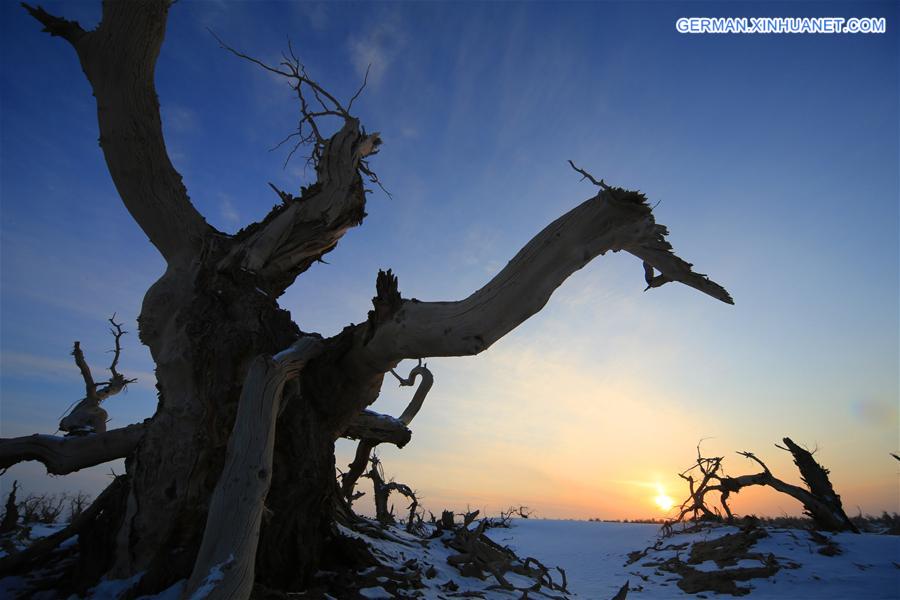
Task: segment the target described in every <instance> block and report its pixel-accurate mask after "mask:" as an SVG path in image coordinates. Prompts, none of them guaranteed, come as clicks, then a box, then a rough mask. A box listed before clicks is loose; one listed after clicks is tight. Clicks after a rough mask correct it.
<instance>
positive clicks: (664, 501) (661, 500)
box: [653, 483, 675, 512]
mask: <svg viewBox="0 0 900 600" xmlns="http://www.w3.org/2000/svg"><path fill="white" fill-rule="evenodd" d="M656 491H657V496H656V498H654V499H653V501H654V502H656V505H657V506H658V507H660V508H661V509H662V510H663V512H669V511H670V510H672V507H673V506H675V500H673V499H672V497H671V496H667V495H666V491H665V490H664V489H663V486H662V484H660V483H657V484H656Z"/></svg>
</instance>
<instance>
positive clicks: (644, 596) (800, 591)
mask: <svg viewBox="0 0 900 600" xmlns="http://www.w3.org/2000/svg"><path fill="white" fill-rule="evenodd" d="M513 524H514V525H513V527H512V528H510V529H493V530H490V532H489V534H490V535H491V537H493V538H494V539H495V540H496V541H498V542H500V543H501V544H506V545H509V546H510V547H511V548H513V549H514V550H515V551H516V552H517V553H518V554H519V556H523V557H524V556H535V557H537V558H538V559H540V560H541V562H543V563H544V564H545V565H547V566H548V567H550V566H552V565H561V566H563V568H565V569H566V574H567V576H568V581H569V589H570V590H571V591H572V592H575V593H576V594H577V597H580V598H590V599H592V600H593V599H598V600H604V599H608V598H612V597H613V596H614V595H615V593H616V592H617V591H618V589H619V587H621V585H622V584H623V583H625V582H626V581H629V582H630V584H631V586H632V587H635V586H642V587H643V589H642V590H641V591H639V592H638V591H634V590H632V591H631V592H629V594H628V598H629V599H632V598H638V599H641V600H656V599H660V600H662V599H672V598H696V597H700V596H706V597H709V598H712V597H716V598H730V597H731V596H728V595H719V594H715V593H712V592H701V593H700V594H699V595H696V594H687V593H685V592H683V591H682V590H681V589H679V588H678V587H677V586H676V585H675V579H677V576H676V575H675V574H673V573H668V572H660V571H658V570H657V569H656V568H655V567H645V566H643V565H644V564H645V563H648V562H656V561H657V560H665V559H666V558H669V557H672V556H675V555H676V554H678V553H679V552H680V554H681V555H682V556H686V555H687V554H688V553H689V551H690V550H689V548H685V549H682V550H668V551H657V552H653V551H651V552H648V554H647V556H646V557H645V558H642V559H640V560H638V561H637V562H635V563H633V564H631V565H627V566H626V565H625V563H626V561H627V560H628V553H629V552H632V551H634V550H643V549H644V548H646V547H648V546H651V545H652V544H654V543H655V542H656V540H657V534H658V532H659V528H658V527H657V526H656V525H644V524H637V523H598V522H584V521H551V520H546V521H545V520H535V519H528V520H522V519H517V520H514V521H513ZM736 531H737V528H734V527H711V528H709V529H705V530H704V531H702V532H700V533H691V534H676V535H674V536H672V537H670V538H667V539H666V540H665V541H664V543H663V546H666V545H669V544H683V543H685V542H687V543H690V544H693V543H694V542H696V541H701V540H710V539H714V538H718V537H721V536H723V535H725V534H727V533H734V532H736ZM767 531H768V534H769V535H768V536H767V537H764V538H763V539H761V540H759V541H758V542H757V543H756V544H755V545H754V546H753V547H752V548H750V551H751V552H758V553H760V554H763V555H767V554H769V553H771V554H774V555H775V557H776V559H778V560H779V562H781V563H782V564H788V563H796V564H797V565H799V566H797V568H787V567H784V568H782V569H781V570H780V571H778V572H777V573H776V574H775V575H774V576H772V577H769V578H767V579H751V580H749V581H746V582H738V583H739V585H741V586H749V587H751V588H752V591H751V592H750V594H749V596H747V597H748V598H750V599H751V600H774V599H778V600H786V599H790V600H805V599H815V600H839V599H840V600H850V599H853V600H888V599H893V600H896V599H898V598H900V536H888V535H876V534H870V533H864V534H853V533H840V534H827V533H826V534H824V535H825V536H826V537H828V538H829V539H831V540H832V541H833V542H834V543H836V544H837V546H838V548H840V550H841V554H839V555H837V556H825V555H822V554H819V553H818V551H817V550H818V548H819V546H818V545H816V544H815V543H813V542H812V541H811V540H810V539H809V536H808V534H807V533H806V532H804V531H802V530H796V529H793V530H792V529H768V530H767ZM692 566H694V567H695V568H698V569H700V570H716V569H718V567H717V566H716V565H715V563H714V562H712V561H707V562H705V563H701V564H700V565H692ZM736 566H737V567H759V566H760V562H758V561H753V560H741V561H739V562H738V563H737V565H736ZM729 568H733V567H729ZM644 577H646V578H647V580H644V579H643V578H644Z"/></svg>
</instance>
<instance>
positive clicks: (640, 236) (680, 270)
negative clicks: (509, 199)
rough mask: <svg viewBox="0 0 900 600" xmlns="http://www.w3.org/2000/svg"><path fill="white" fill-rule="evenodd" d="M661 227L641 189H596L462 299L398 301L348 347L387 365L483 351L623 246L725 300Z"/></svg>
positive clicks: (672, 275)
mask: <svg viewBox="0 0 900 600" xmlns="http://www.w3.org/2000/svg"><path fill="white" fill-rule="evenodd" d="M665 233H666V230H665V227H662V226H660V225H657V224H656V222H655V220H654V218H653V215H652V211H651V209H650V207H649V206H648V205H647V202H646V198H645V197H644V196H643V195H641V194H639V193H637V192H628V191H626V190H621V189H618V188H617V189H615V196H613V195H612V193H611V191H602V192H601V193H600V195H599V196H595V197H592V198H590V199H588V200H586V201H585V202H583V203H582V204H581V205H579V206H578V207H576V208H574V209H572V210H571V211H569V212H568V213H566V214H565V215H563V216H562V217H560V218H559V219H557V220H556V221H554V222H553V223H551V224H550V225H548V226H547V227H546V228H545V229H544V230H543V231H541V232H540V233H539V234H538V235H536V236H535V237H534V238H533V239H532V240H531V241H530V242H529V243H528V244H527V245H526V246H525V247H524V248H522V249H521V250H520V251H519V253H518V254H516V256H515V257H513V259H512V260H511V261H510V262H509V264H507V266H506V267H505V268H504V269H503V270H502V271H500V273H499V274H497V275H496V276H495V277H494V278H493V279H492V280H491V281H490V282H488V284H487V285H485V286H484V287H483V288H481V289H480V290H478V291H476V292H475V293H473V294H472V295H471V296H469V297H468V298H466V299H465V300H460V301H456V302H419V301H414V300H405V301H404V302H403V304H402V306H401V308H400V309H399V310H398V311H397V312H396V315H395V317H394V318H393V319H391V320H389V321H388V322H386V323H384V324H381V325H379V327H378V331H377V332H376V333H375V334H374V336H373V337H372V339H371V341H369V342H368V343H367V344H365V345H362V344H360V345H358V346H357V347H356V348H354V352H355V353H356V355H355V359H356V360H358V361H359V362H360V364H365V365H370V366H372V367H373V368H376V369H378V368H380V369H382V370H383V371H387V369H389V368H390V366H392V364H393V363H395V362H396V361H399V360H401V359H403V358H418V357H422V356H462V355H470V354H477V353H479V352H482V351H483V350H485V349H486V348H488V347H490V346H491V344H493V343H494V342H495V341H497V340H498V339H500V338H501V337H503V336H504V335H506V334H507V333H508V332H510V331H511V330H512V329H514V328H515V327H517V326H518V325H519V324H520V323H522V322H523V321H525V320H526V319H528V318H529V317H531V316H532V315H534V314H535V313H537V312H538V311H539V310H541V309H542V308H543V307H544V305H545V304H546V303H547V301H548V300H549V299H550V296H551V294H552V293H553V292H554V291H555V290H556V288H557V287H559V286H560V285H561V284H562V283H563V281H565V280H566V279H567V278H568V277H569V276H570V275H571V274H572V273H574V272H575V271H577V270H579V269H581V268H582V267H584V266H585V265H586V264H587V263H588V262H590V261H591V260H592V259H593V258H595V257H597V256H600V255H603V254H605V253H606V252H608V251H618V250H625V251H627V252H630V253H632V254H634V255H636V256H639V257H641V258H642V259H643V260H644V261H645V262H648V263H649V264H651V265H653V266H654V267H655V268H658V269H660V270H661V271H662V272H663V273H664V274H665V275H666V276H667V277H669V278H670V279H672V280H675V281H682V282H684V283H686V284H687V285H691V286H692V287H695V288H697V289H699V290H701V291H703V292H705V293H707V294H709V295H711V296H713V297H714V298H717V299H719V300H722V301H723V302H728V303H731V297H730V296H729V295H728V293H727V292H726V291H725V290H724V289H723V288H722V287H721V286H719V285H718V284H715V283H714V282H712V281H709V280H708V279H707V278H706V277H705V276H703V275H699V274H696V273H694V272H693V271H691V270H690V265H689V264H688V263H685V262H684V261H682V260H681V259H680V258H678V257H677V256H675V255H674V254H672V252H671V246H669V245H668V242H666V241H665V238H664V237H663V236H664V235H665ZM365 337H368V335H367V334H366V335H364V338H365Z"/></svg>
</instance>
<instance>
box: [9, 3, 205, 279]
mask: <svg viewBox="0 0 900 600" xmlns="http://www.w3.org/2000/svg"><path fill="white" fill-rule="evenodd" d="M23 6H24V7H25V9H26V10H27V11H28V13H29V14H30V15H31V16H33V17H34V18H35V19H37V20H38V21H39V22H40V23H41V24H42V25H44V31H48V32H49V33H50V34H51V35H56V36H60V37H62V38H64V39H66V40H67V41H69V42H70V43H71V45H72V47H73V48H75V50H76V52H77V53H78V58H79V60H80V62H81V66H82V69H83V70H84V73H85V75H86V76H87V78H88V81H89V82H90V84H91V87H92V88H93V92H94V96H95V97H96V99H97V107H98V111H97V117H98V122H99V126H100V147H101V148H102V150H103V154H104V156H105V158H106V164H107V166H108V168H109V173H110V175H111V176H112V179H113V183H114V184H115V186H116V189H117V190H118V192H119V195H120V196H121V198H122V201H123V203H124V204H125V207H126V208H127V209H128V212H130V213H131V215H132V217H134V219H135V221H137V223H138V225H139V226H140V227H141V229H143V231H144V233H146V234H147V237H149V238H150V241H151V242H152V243H153V245H154V246H156V247H157V249H158V250H159V251H160V253H161V254H162V255H163V257H164V258H165V259H166V261H168V262H173V261H179V262H181V261H189V260H190V259H191V258H192V256H193V255H194V253H195V252H196V251H197V249H198V248H199V247H200V245H201V243H202V242H203V240H204V238H206V237H207V236H209V235H211V234H213V233H214V230H213V229H212V228H211V227H210V226H209V225H207V223H206V221H205V220H204V219H203V217H202V216H201V215H200V213H199V212H197V210H196V209H195V208H194V206H193V205H192V204H191V201H190V198H189V197H188V195H187V190H186V189H185V187H184V184H183V183H182V180H181V175H180V174H179V173H178V171H176V170H175V167H174V166H172V162H171V161H170V159H169V155H168V153H167V152H166V147H165V142H164V139H163V132H162V121H161V120H160V115H159V103H158V101H157V94H156V88H155V83H154V79H153V73H154V67H155V65H156V59H157V57H158V56H159V50H160V47H161V45H162V41H163V36H164V34H165V28H166V17H167V14H168V9H169V3H168V2H166V1H165V0H152V1H149V2H141V3H137V4H133V3H126V2H104V3H103V16H102V19H101V21H100V24H99V25H98V26H97V28H96V29H94V30H93V31H88V32H86V31H84V30H83V29H82V28H81V27H80V26H79V25H78V24H77V23H75V22H74V21H67V20H65V19H62V18H60V17H55V16H53V15H50V14H49V13H47V12H46V11H44V10H43V9H41V8H34V7H32V6H29V5H27V4H24V5H23Z"/></svg>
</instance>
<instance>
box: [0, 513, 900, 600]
mask: <svg viewBox="0 0 900 600" xmlns="http://www.w3.org/2000/svg"><path fill="white" fill-rule="evenodd" d="M54 529H55V527H53V526H46V527H39V528H37V530H36V531H33V532H32V536H33V537H36V536H34V534H37V535H38V536H40V535H47V534H49V533H51V532H52V531H53V530H54ZM738 532H739V530H738V529H737V528H735V527H725V526H717V527H706V528H704V529H702V530H700V531H697V532H694V533H681V534H675V535H673V536H670V537H668V538H660V537H659V527H658V526H656V525H645V524H631V523H601V522H585V521H554V520H538V519H527V520H523V519H517V520H514V521H513V526H512V527H510V528H495V529H490V530H489V531H488V535H489V537H490V538H491V539H493V540H494V541H495V542H497V543H499V544H500V545H504V546H509V547H510V548H512V549H513V550H515V551H516V553H517V554H518V555H519V556H520V557H521V558H522V559H525V558H526V557H535V558H537V559H538V560H540V561H541V562H542V563H543V564H544V565H546V566H547V567H548V568H550V569H551V572H552V575H553V576H554V579H555V580H556V581H559V580H560V578H559V577H558V576H557V575H558V573H557V572H556V571H553V568H554V567H556V566H560V567H562V568H563V569H565V571H566V575H567V580H568V589H569V591H570V592H571V596H572V597H573V598H585V599H589V600H609V599H611V598H613V597H614V596H615V595H616V593H617V592H618V591H619V589H620V588H621V586H622V585H623V584H624V583H625V582H626V581H627V582H629V584H630V591H629V592H628V596H627V597H628V599H629V600H636V599H637V600H661V599H677V598H731V597H733V596H731V595H727V594H717V593H714V592H710V591H698V592H696V593H694V594H690V593H686V592H685V591H683V590H682V589H681V588H680V587H679V586H678V581H679V580H680V579H682V577H683V576H684V573H685V570H686V571H690V572H692V573H694V574H697V573H699V574H700V575H701V576H702V575H703V574H704V573H707V572H714V571H722V570H723V569H725V570H727V569H741V568H744V569H751V570H753V569H756V570H765V569H768V570H775V568H776V567H777V572H775V573H774V574H772V575H769V576H765V577H761V578H760V577H757V578H752V579H748V580H743V581H741V580H738V581H736V582H735V585H736V586H738V587H739V588H746V589H747V590H749V595H748V597H749V598H751V599H752V600H773V599H779V600H807V599H809V600H838V599H840V600H891V599H894V600H896V599H900V536H887V535H875V534H860V535H855V534H850V533H845V534H837V535H829V534H825V538H820V539H819V540H818V541H814V540H812V539H811V538H810V535H809V534H808V533H807V532H805V531H801V530H797V529H775V528H767V529H765V531H764V532H759V531H756V532H755V533H754V534H753V536H752V540H749V541H748V539H749V538H748V537H747V536H746V535H745V534H741V535H734V534H737V533H738ZM348 533H349V532H348ZM353 535H359V534H353ZM391 536H392V537H393V538H394V540H395V541H387V540H384V539H371V538H368V537H366V536H360V537H362V538H363V539H365V540H366V541H367V542H369V543H370V545H371V546H372V547H373V548H374V549H375V552H376V554H377V555H378V556H379V557H380V558H381V559H382V561H384V562H385V563H390V564H392V565H393V566H394V567H396V568H397V569H399V570H401V571H403V570H407V571H409V572H412V571H414V570H417V571H418V572H419V573H421V574H422V577H421V580H422V584H423V585H424V586H425V587H424V588H420V589H416V590H413V589H409V590H401V591H399V592H395V593H393V594H392V593H391V592H390V591H389V590H390V589H396V586H395V585H394V583H395V582H392V581H389V579H388V578H386V577H378V578H374V579H373V581H374V583H373V585H371V586H370V587H367V588H364V589H362V590H360V593H361V597H363V598H376V599H377V598H381V599H387V598H426V599H430V598H434V599H447V600H449V599H451V598H459V597H462V595H463V594H468V597H480V598H485V599H501V598H503V599H507V598H521V597H522V594H521V592H510V591H504V590H501V589H496V588H497V586H496V583H497V582H496V580H494V578H493V577H491V576H488V577H487V578H486V579H485V580H479V579H475V578H471V577H470V578H466V577H462V576H461V574H460V572H459V571H458V570H457V569H456V568H455V567H453V566H451V565H450V564H448V563H447V558H448V557H449V556H450V555H452V554H455V551H453V550H452V549H450V548H448V547H447V546H446V544H445V543H444V542H443V541H442V540H441V539H440V538H436V539H430V540H422V539H420V538H416V537H413V536H411V535H408V534H406V533H405V532H403V531H402V530H399V529H396V530H393V531H392V533H391ZM725 536H729V537H728V538H726V539H728V540H732V541H734V540H737V541H738V542H741V543H743V544H744V546H743V547H741V550H740V552H738V555H740V556H743V557H744V558H739V559H738V560H736V561H734V562H733V564H731V565H727V566H722V565H717V564H716V563H715V562H714V561H713V560H704V561H701V562H695V563H691V562H690V559H691V553H692V551H693V550H694V549H695V544H696V543H698V542H699V543H700V546H698V547H697V548H701V547H702V548H703V549H706V550H709V549H710V548H713V550H715V548H717V547H719V545H720V542H715V543H713V544H710V543H706V544H704V543H703V542H711V541H714V540H721V539H722V538H723V537H725ZM445 539H446V538H445ZM822 550H825V551H826V554H823V553H821V552H820V551H822ZM642 551H645V552H642ZM717 556H721V555H717ZM695 558H696V556H695ZM411 559H414V560H411ZM410 564H412V565H414V566H413V567H409V566H408V565H410ZM404 565H407V566H404ZM673 565H675V567H674V570H673ZM679 569H683V570H682V571H681V572H680V573H679V572H678V571H679ZM426 573H427V575H426ZM507 578H508V580H509V582H510V583H512V584H513V585H515V586H517V587H525V586H527V585H529V584H530V583H533V582H529V580H528V579H526V578H525V577H522V576H518V575H515V574H508V576H507ZM451 581H452V582H453V583H450V582H451ZM133 583H134V581H107V582H103V583H101V584H100V585H98V586H97V587H96V588H94V590H93V591H92V593H91V594H90V596H88V597H90V598H95V599H104V600H106V599H113V598H116V597H117V596H118V595H119V594H120V593H122V592H124V591H125V590H127V589H128V588H129V587H130V586H131V585H132V584H133ZM682 583H683V582H682ZM22 584H23V581H22V579H21V578H18V577H9V578H6V579H0V597H2V598H6V597H15V592H16V589H17V588H18V589H21V586H22ZM182 585H183V582H180V583H179V584H176V585H175V586H173V588H172V589H170V590H168V592H169V593H168V594H164V595H163V596H162V597H165V598H171V599H172V600H174V599H175V598H177V597H178V596H179V593H180V591H181V586H182ZM392 586H393V587H392ZM544 591H545V592H547V593H548V595H550V596H553V597H559V596H560V594H558V593H557V592H552V591H550V590H547V589H546V588H544ZM742 592H743V591H742V590H739V593H742ZM51 596H52V594H51ZM528 597H529V598H538V597H542V596H541V595H540V594H529V596H528ZM338 600H342V599H338Z"/></svg>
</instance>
